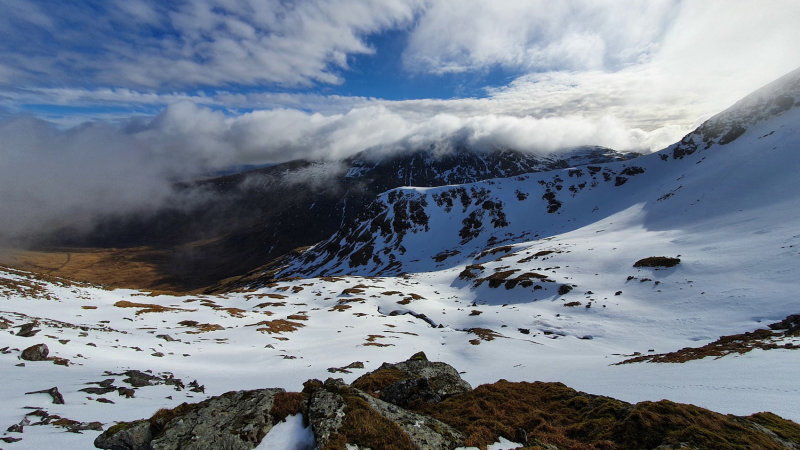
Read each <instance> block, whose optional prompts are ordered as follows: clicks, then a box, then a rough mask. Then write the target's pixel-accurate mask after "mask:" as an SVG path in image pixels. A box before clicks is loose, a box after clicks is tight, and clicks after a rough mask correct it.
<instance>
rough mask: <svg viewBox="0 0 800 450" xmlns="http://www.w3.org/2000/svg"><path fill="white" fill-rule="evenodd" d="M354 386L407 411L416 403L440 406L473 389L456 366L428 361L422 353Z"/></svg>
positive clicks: (367, 375) (380, 369) (357, 381)
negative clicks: (438, 404)
mask: <svg viewBox="0 0 800 450" xmlns="http://www.w3.org/2000/svg"><path fill="white" fill-rule="evenodd" d="M353 386H354V387H357V388H360V389H363V390H365V391H368V392H369V393H371V394H372V395H374V396H376V397H378V398H380V399H381V400H383V401H386V402H389V403H393V404H395V405H397V406H401V407H404V408H405V407H407V406H408V405H409V404H411V403H413V402H416V401H422V402H425V403H438V402H440V401H442V400H444V399H446V398H447V397H450V396H451V395H455V394H460V393H462V392H469V391H471V390H472V386H470V385H469V383H467V382H466V381H464V380H463V379H461V377H460V376H459V375H458V371H456V369H454V368H453V366H450V365H449V364H445V363H443V362H431V361H428V358H427V357H426V356H425V354H424V353H422V352H419V353H417V354H416V355H414V356H412V357H411V358H410V359H409V360H408V361H403V362H401V363H397V364H390V363H383V365H381V366H380V367H379V368H378V370H376V371H374V372H371V373H368V374H366V375H364V376H362V377H360V378H358V379H357V380H356V381H354V382H353Z"/></svg>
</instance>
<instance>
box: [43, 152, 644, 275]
mask: <svg viewBox="0 0 800 450" xmlns="http://www.w3.org/2000/svg"><path fill="white" fill-rule="evenodd" d="M635 156H638V155H637V154H635V153H619V152H615V151H614V150H611V149H607V148H602V147H581V148H575V149H572V150H570V151H567V152H560V153H558V154H544V155H538V154H529V153H522V152H518V151H513V150H508V149H495V150H486V151H482V150H474V149H467V148H465V147H455V148H449V147H448V148H445V149H442V148H439V147H430V148H425V149H420V150H417V151H407V152H393V153H390V152H387V151H378V150H372V151H367V152H362V153H360V154H357V155H355V156H353V157H351V158H348V159H345V160H343V161H327V162H324V161H305V160H297V161H290V162H287V163H283V164H276V165H272V166H269V167H265V168H261V169H256V170H250V171H247V172H243V173H238V174H233V175H226V176H222V177H214V178H209V179H205V180H202V181H198V182H194V183H186V184H181V185H179V186H176V190H177V193H176V198H177V199H178V200H176V201H175V202H174V204H171V205H170V206H168V207H165V208H162V209H159V210H158V211H154V212H150V213H147V214H141V213H138V212H137V213H135V214H129V215H120V216H114V217H109V218H105V219H103V220H100V221H99V223H98V224H97V225H96V226H95V227H94V228H93V229H91V231H90V232H88V233H87V232H80V231H77V232H76V231H74V230H72V231H70V230H63V231H62V232H60V233H56V234H53V235H49V236H46V237H44V238H43V241H42V246H43V248H45V249H46V248H52V247H66V248H67V249H75V248H77V249H82V248H93V249H98V248H99V249H116V248H127V249H132V250H131V252H132V251H136V253H135V254H131V252H128V253H125V252H123V254H122V255H121V256H120V257H118V258H116V259H117V260H126V259H129V258H133V259H135V260H137V261H141V262H144V263H146V264H148V265H151V266H154V270H155V272H156V273H157V274H158V276H156V277H154V279H153V280H152V281H151V282H150V283H148V284H143V285H137V286H135V287H147V288H151V289H153V288H155V289H174V290H179V291H186V290H194V289H198V288H203V287H206V286H208V285H210V284H213V283H215V282H218V281H220V280H222V279H225V278H227V277H231V276H236V275H240V274H242V273H245V272H247V271H250V270H252V269H254V268H257V267H259V266H261V265H263V264H265V263H267V262H269V261H271V260H272V259H274V258H276V257H279V256H281V255H284V254H286V253H288V252H291V251H292V250H293V249H295V248H298V247H304V246H310V245H313V244H314V243H316V242H319V241H321V240H323V239H325V238H327V237H328V236H330V235H331V234H333V233H335V232H336V231H337V230H339V229H340V228H342V227H343V226H346V225H347V224H349V223H351V222H352V221H353V220H354V219H356V218H357V217H358V216H359V215H360V214H362V213H363V212H364V210H365V208H366V206H368V205H369V204H370V203H371V202H372V201H373V200H374V199H375V198H376V197H377V196H378V195H379V194H380V193H382V192H384V191H386V190H389V189H393V188H396V187H399V186H405V185H414V186H443V185H448V184H458V183H468V182H474V181H479V180H485V179H489V178H496V177H508V176H514V175H519V174H523V173H530V172H539V171H546V170H552V169H555V168H560V167H568V166H569V165H574V164H577V163H584V162H609V161H615V160H624V159H629V158H632V157H635ZM137 247H139V249H138V250H136V248H137ZM254 249H255V251H254ZM79 251H82V250H79ZM98 270H100V269H98ZM142 282H143V283H144V282H145V280H142ZM124 287H128V286H124Z"/></svg>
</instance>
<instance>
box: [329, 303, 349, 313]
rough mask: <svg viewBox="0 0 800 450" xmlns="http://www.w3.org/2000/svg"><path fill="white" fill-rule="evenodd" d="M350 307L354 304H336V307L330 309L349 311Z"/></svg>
mask: <svg viewBox="0 0 800 450" xmlns="http://www.w3.org/2000/svg"><path fill="white" fill-rule="evenodd" d="M350 308H352V306H350V305H347V304H340V305H334V307H333V308H331V309H329V310H328V311H339V312H344V311H347V310H348V309H350Z"/></svg>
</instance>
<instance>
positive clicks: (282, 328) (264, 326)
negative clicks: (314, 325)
mask: <svg viewBox="0 0 800 450" xmlns="http://www.w3.org/2000/svg"><path fill="white" fill-rule="evenodd" d="M247 326H248V327H256V326H258V327H260V328H256V330H257V331H260V332H262V333H269V334H280V333H291V332H293V331H297V329H299V328H302V327H304V326H305V325H303V324H302V323H300V322H292V321H291V320H286V319H275V320H262V321H261V322H258V323H253V324H250V325H247Z"/></svg>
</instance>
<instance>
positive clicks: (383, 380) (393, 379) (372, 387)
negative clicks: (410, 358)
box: [352, 367, 409, 398]
mask: <svg viewBox="0 0 800 450" xmlns="http://www.w3.org/2000/svg"><path fill="white" fill-rule="evenodd" d="M408 378H409V374H408V373H406V372H403V371H402V370H399V369H395V368H392V367H389V368H386V369H378V370H376V371H374V372H372V373H368V374H366V375H364V376H361V377H359V378H358V379H356V380H355V381H353V384H352V386H353V387H354V388H356V389H360V390H362V391H364V392H366V393H367V394H370V395H372V396H373V397H376V398H378V397H380V393H381V391H382V390H383V389H385V388H386V387H387V386H390V385H392V384H394V383H397V382H398V381H402V380H405V379H408Z"/></svg>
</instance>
